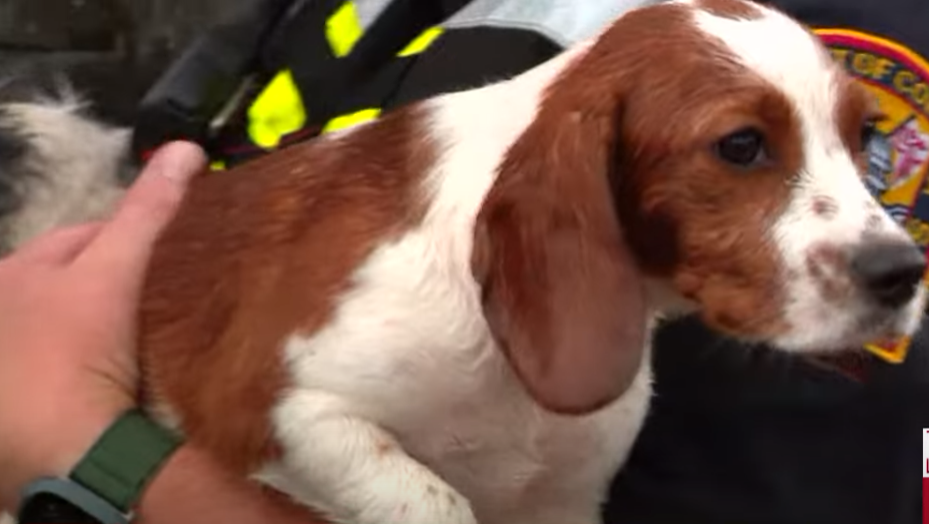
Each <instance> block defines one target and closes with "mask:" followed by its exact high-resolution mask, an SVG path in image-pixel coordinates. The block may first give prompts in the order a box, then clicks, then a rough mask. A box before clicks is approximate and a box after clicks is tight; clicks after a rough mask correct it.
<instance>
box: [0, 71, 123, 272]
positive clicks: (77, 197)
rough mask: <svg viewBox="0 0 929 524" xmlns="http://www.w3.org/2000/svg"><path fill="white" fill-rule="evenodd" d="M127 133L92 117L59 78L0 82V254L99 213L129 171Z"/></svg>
mask: <svg viewBox="0 0 929 524" xmlns="http://www.w3.org/2000/svg"><path fill="white" fill-rule="evenodd" d="M130 140H131V134H130V131H129V130H128V129H126V128H122V127H117V126H112V125H108V124H106V123H104V122H102V121H101V120H98V119H97V118H95V117H94V116H93V115H92V114H91V112H90V108H88V107H87V105H86V104H85V103H84V101H83V100H82V99H81V98H80V97H79V96H78V95H77V94H76V93H75V92H74V90H73V89H72V88H71V86H70V83H69V82H68V81H67V80H66V79H63V78H61V77H58V76H51V75H49V76H47V77H44V78H38V77H17V78H7V79H4V80H0V255H2V254H5V253H8V252H9V251H11V250H13V249H15V248H17V247H18V246H20V245H22V244H23V243H24V242H26V241H28V240H30V239H31V238H33V237H35V236H37V235H39V234H41V233H43V232H45V231H48V230H49V229H53V228H56V227H60V226H65V225H70V224H74V223H78V222H83V221H87V220H93V219H97V218H102V217H103V216H105V215H107V214H108V213H109V211H110V210H111V209H112V207H113V205H114V203H115V201H116V200H117V199H118V198H119V197H120V196H121V195H122V192H123V191H124V189H125V187H126V185H127V184H128V183H130V182H131V181H132V179H133V178H134V176H135V172H136V169H135V167H134V165H133V163H132V161H131V155H130Z"/></svg>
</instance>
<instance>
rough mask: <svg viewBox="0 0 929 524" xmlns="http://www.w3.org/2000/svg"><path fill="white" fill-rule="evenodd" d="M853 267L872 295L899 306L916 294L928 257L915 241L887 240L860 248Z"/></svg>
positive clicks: (882, 302) (879, 299) (884, 302)
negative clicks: (912, 242) (913, 242)
mask: <svg viewBox="0 0 929 524" xmlns="http://www.w3.org/2000/svg"><path fill="white" fill-rule="evenodd" d="M851 268H852V271H853V272H854V274H855V276H856V277H857V278H858V279H859V282H860V283H861V285H862V287H863V288H864V290H865V292H866V293H867V294H868V295H869V296H870V297H871V298H873V299H874V300H875V301H877V302H878V303H879V304H881V305H882V306H886V307H900V306H902V305H903V304H905V303H906V302H907V301H909V300H910V299H911V298H913V295H915V294H916V289H917V285H918V284H919V282H920V280H921V279H922V276H923V272H924V271H925V269H926V257H925V256H924V255H923V254H922V253H921V252H920V251H919V249H918V248H917V247H916V245H915V244H911V243H909V242H893V243H891V242H884V243H880V244H872V245H869V246H866V247H864V248H863V249H861V250H859V251H858V252H857V253H856V254H855V255H854V256H853V257H852V260H851Z"/></svg>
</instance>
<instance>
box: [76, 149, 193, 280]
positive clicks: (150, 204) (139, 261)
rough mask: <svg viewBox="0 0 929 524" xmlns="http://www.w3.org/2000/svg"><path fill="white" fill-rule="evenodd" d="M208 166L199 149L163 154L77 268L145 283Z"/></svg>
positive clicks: (131, 192)
mask: <svg viewBox="0 0 929 524" xmlns="http://www.w3.org/2000/svg"><path fill="white" fill-rule="evenodd" d="M205 166H206V156H205V155H204V153H203V151H202V150H201V149H200V148H199V147H198V146H196V145H194V144H191V143H186V142H173V143H170V144H168V145H166V146H164V147H163V148H161V149H160V150H159V151H158V152H157V153H156V154H155V156H154V157H153V158H152V160H151V161H150V162H149V163H148V165H147V166H146V167H145V169H144V171H143V172H142V174H141V175H140V176H139V178H138V180H136V182H135V184H133V186H132V187H131V188H130V189H129V191H128V192H127V194H126V196H125V197H124V198H123V201H122V203H121V205H120V207H119V208H118V209H117V211H116V214H115V215H114V217H113V219H112V220H111V221H110V222H108V223H107V224H106V225H105V226H104V227H103V229H102V230H101V231H100V233H99V234H98V235H97V237H96V238H95V239H94V240H93V242H92V243H91V244H90V245H89V246H88V247H87V249H86V250H85V251H84V252H83V253H82V254H81V255H80V256H79V257H78V260H77V261H76V262H75V263H76V264H90V265H96V266H98V267H102V268H104V270H105V271H107V272H108V273H109V278H119V277H120V276H124V277H126V278H129V279H134V280H141V275H142V274H143V273H144V271H145V268H146V266H147V265H148V259H149V257H150V256H151V251H152V247H153V246H154V244H155V241H156V240H157V239H158V236H159V235H160V234H161V232H162V230H164V228H165V227H166V226H167V225H168V224H169V223H170V222H171V220H172V219H173V218H174V214H175V213H176V212H177V209H178V207H179V206H180V203H181V201H182V199H183V196H184V193H185V190H186V189H187V185H188V183H189V181H190V180H191V179H192V178H193V177H194V176H196V175H197V174H199V173H200V172H201V171H203V169H204V168H205Z"/></svg>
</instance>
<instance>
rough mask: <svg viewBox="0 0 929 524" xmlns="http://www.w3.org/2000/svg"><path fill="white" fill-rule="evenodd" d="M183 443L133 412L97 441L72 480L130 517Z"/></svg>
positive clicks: (140, 413)
mask: <svg viewBox="0 0 929 524" xmlns="http://www.w3.org/2000/svg"><path fill="white" fill-rule="evenodd" d="M180 444H181V439H180V438H179V437H178V436H176V435H175V434H173V433H172V432H170V431H169V430H167V429H165V428H163V427H161V426H159V425H158V424H156V423H155V422H153V421H152V420H150V419H149V418H148V417H146V416H145V414H143V413H142V412H141V411H140V410H138V409H133V410H130V411H127V412H126V413H124V414H123V415H121V416H120V417H119V418H118V419H117V420H116V421H115V422H114V423H113V424H112V425H111V426H110V427H109V428H107V430H106V431H105V432H104V433H103V435H102V436H101V437H100V438H99V439H97V442H96V443H95V444H94V445H93V447H91V448H90V451H88V452H87V454H86V455H84V457H83V458H82V459H81V461H80V462H79V463H78V464H77V466H75V467H74V469H73V470H72V471H71V479H72V480H73V481H75V482H77V483H78V484H80V485H82V486H84V487H86V488H88V489H90V490H92V491H93V492H95V493H96V494H97V495H99V496H100V497H102V498H103V499H105V500H106V501H107V502H109V503H110V504H112V505H113V506H115V507H116V508H117V509H119V510H120V511H122V512H124V513H127V514H128V513H130V512H131V510H132V508H133V506H135V504H136V503H137V502H138V500H139V498H140V497H141V495H142V492H143V490H144V489H145V487H146V486H147V485H148V483H149V481H150V480H151V479H152V478H154V477H155V475H156V474H157V473H158V470H159V469H160V468H161V466H163V465H164V463H165V462H167V460H168V458H169V457H171V455H172V454H173V453H174V451H175V450H177V448H178V447H179V446H180Z"/></svg>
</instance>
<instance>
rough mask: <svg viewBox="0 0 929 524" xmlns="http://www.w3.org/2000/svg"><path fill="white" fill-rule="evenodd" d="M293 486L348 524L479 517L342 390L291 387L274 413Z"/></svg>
mask: <svg viewBox="0 0 929 524" xmlns="http://www.w3.org/2000/svg"><path fill="white" fill-rule="evenodd" d="M274 419H275V427H276V433H277V437H278V439H279V441H280V443H281V444H282V447H283V457H282V460H281V463H280V465H279V466H280V469H281V473H284V475H285V476H286V477H287V482H288V484H290V485H289V486H288V489H287V491H289V492H290V493H291V494H292V495H293V496H295V497H297V498H299V499H301V502H304V503H306V504H309V505H311V506H313V507H314V509H316V510H317V511H320V512H323V513H324V515H325V516H326V517H328V518H329V519H331V520H332V521H334V522H338V523H344V524H477V521H476V520H475V518H474V515H473V513H472V511H471V507H470V504H469V503H468V501H467V500H466V499H465V498H464V497H463V496H461V495H460V494H459V493H458V492H457V491H455V490H454V489H453V488H452V487H451V486H449V485H448V484H446V483H445V482H444V481H443V480H442V479H440V478H439V477H438V476H437V475H436V474H435V473H433V472H432V471H430V470H429V469H428V468H426V467H425V466H424V465H422V464H421V463H419V462H417V461H416V460H414V459H413V458H411V457H410V456H409V455H407V454H406V452H405V451H404V450H403V448H402V447H401V446H400V444H399V443H398V442H397V441H396V439H394V438H393V437H392V436H391V435H390V434H389V433H387V432H386V431H385V430H383V429H382V428H380V427H378V426H377V425H376V424H374V423H372V422H370V421H368V420H365V419H364V418H362V417H360V416H358V415H357V414H355V413H353V412H352V410H351V409H350V408H349V407H348V403H346V402H345V401H344V400H342V399H341V398H339V397H338V396H335V395H332V394H329V393H324V392H319V391H300V392H296V393H291V394H290V395H289V396H288V397H287V398H286V399H285V400H284V402H282V404H281V405H280V406H279V407H278V409H277V410H276V411H275V414H274Z"/></svg>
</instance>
